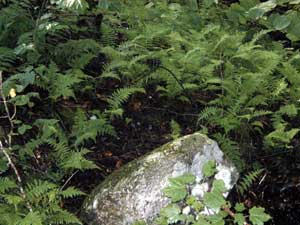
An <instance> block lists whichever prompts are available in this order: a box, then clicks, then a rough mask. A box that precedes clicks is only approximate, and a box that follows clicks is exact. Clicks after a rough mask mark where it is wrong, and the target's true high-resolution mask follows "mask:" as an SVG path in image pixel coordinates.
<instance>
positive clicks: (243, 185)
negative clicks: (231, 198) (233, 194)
mask: <svg viewBox="0 0 300 225" xmlns="http://www.w3.org/2000/svg"><path fill="white" fill-rule="evenodd" d="M263 171H264V170H263V169H257V170H254V171H251V172H249V173H247V174H245V175H244V176H243V178H242V179H241V180H240V181H239V182H238V184H237V187H236V188H237V191H238V192H239V194H240V195H244V193H245V192H247V191H249V189H250V188H251V186H252V185H253V184H254V182H256V181H257V179H258V178H259V176H260V175H261V174H262V172H263Z"/></svg>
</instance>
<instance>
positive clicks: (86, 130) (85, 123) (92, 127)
mask: <svg viewBox="0 0 300 225" xmlns="http://www.w3.org/2000/svg"><path fill="white" fill-rule="evenodd" d="M96 113H97V112H96ZM97 117H98V118H97ZM72 130H73V134H72V136H74V137H76V141H75V146H78V145H80V144H83V143H84V142H85V141H88V140H93V141H96V137H97V136H98V135H105V134H107V135H111V136H116V132H115V130H114V128H113V127H112V126H111V125H110V124H109V122H108V120H107V119H106V117H105V116H104V115H103V114H101V113H99V114H98V115H97V116H96V115H95V118H90V119H88V118H87V116H86V114H85V113H84V112H83V111H81V110H78V111H77V115H76V116H75V123H74V126H73V128H72Z"/></svg>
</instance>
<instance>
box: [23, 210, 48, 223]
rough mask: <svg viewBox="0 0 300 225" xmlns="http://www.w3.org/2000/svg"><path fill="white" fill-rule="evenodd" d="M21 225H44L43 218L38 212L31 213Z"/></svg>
mask: <svg viewBox="0 0 300 225" xmlns="http://www.w3.org/2000/svg"><path fill="white" fill-rule="evenodd" d="M18 224H19V225H43V219H42V216H41V215H40V214H39V213H38V212H34V211H32V212H29V213H28V214H27V215H26V216H25V217H24V218H23V219H21V220H20V221H19V223H18Z"/></svg>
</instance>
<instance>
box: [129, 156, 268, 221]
mask: <svg viewBox="0 0 300 225" xmlns="http://www.w3.org/2000/svg"><path fill="white" fill-rule="evenodd" d="M212 164H213V165H214V166H215V162H213V161H209V162H207V163H205V165H204V166H203V168H212ZM216 172H217V171H214V172H213V173H212V174H211V173H209V174H208V176H206V177H205V179H204V181H205V182H210V183H212V184H211V185H210V187H209V190H208V191H207V192H205V193H204V196H203V198H198V197H195V196H193V195H192V194H191V191H190V190H191V189H192V187H193V185H195V177H194V176H193V175H191V174H184V175H182V176H179V177H176V178H170V179H169V186H168V187H166V188H165V189H164V194H165V195H166V196H167V197H169V198H171V200H172V202H171V203H170V204H168V205H167V206H166V207H164V208H162V209H161V211H160V213H159V216H158V217H157V218H156V219H155V220H154V224H157V225H168V224H176V223H180V224H186V225H203V224H204V225H211V224H225V221H227V223H226V224H229V223H228V222H230V221H231V222H232V223H234V224H238V225H243V224H244V223H245V222H246V221H247V223H248V222H249V221H250V222H251V224H253V225H263V224H264V223H265V222H267V221H269V220H270V219H271V217H270V216H269V215H268V214H266V213H265V212H264V210H265V209H264V208H261V207H252V208H250V209H246V207H245V206H244V203H236V204H235V205H234V206H231V204H230V202H228V201H226V199H225V197H224V193H226V192H227V191H228V190H227V189H226V187H225V184H224V181H223V180H216V179H215V178H212V177H213V176H214V175H215V174H216ZM257 173H258V172H257ZM246 179H247V178H246ZM187 208H188V210H187V211H185V209H187ZM247 213H249V216H248V215H247ZM248 217H249V219H248ZM232 223H230V224H232ZM144 224H147V223H146V222H143V221H138V222H136V223H134V225H144Z"/></svg>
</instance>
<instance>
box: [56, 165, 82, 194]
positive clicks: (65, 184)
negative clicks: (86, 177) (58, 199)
mask: <svg viewBox="0 0 300 225" xmlns="http://www.w3.org/2000/svg"><path fill="white" fill-rule="evenodd" d="M78 172H79V170H76V171H75V172H74V173H73V174H72V175H71V176H70V177H69V178H68V179H67V180H66V182H65V183H64V184H63V186H62V187H61V188H60V190H61V191H62V190H63V189H64V188H65V187H66V186H67V184H68V183H69V182H70V180H71V179H72V178H73V177H74V176H75V175H76V174H77V173H78Z"/></svg>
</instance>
